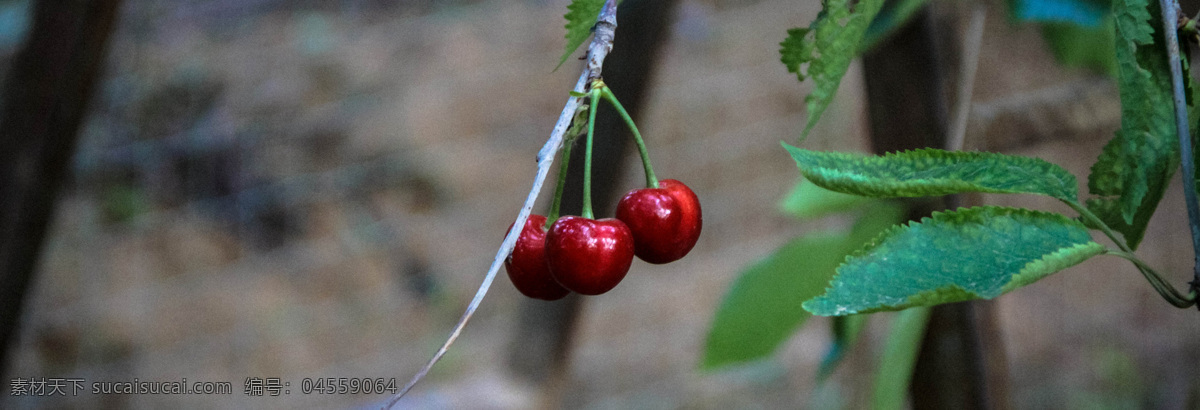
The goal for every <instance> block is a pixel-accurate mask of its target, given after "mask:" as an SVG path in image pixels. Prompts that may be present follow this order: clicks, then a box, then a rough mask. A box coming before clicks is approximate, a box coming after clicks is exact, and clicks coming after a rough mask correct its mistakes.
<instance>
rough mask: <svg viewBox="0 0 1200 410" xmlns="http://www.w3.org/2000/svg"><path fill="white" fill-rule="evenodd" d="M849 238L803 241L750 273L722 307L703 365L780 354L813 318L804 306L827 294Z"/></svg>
mask: <svg viewBox="0 0 1200 410" xmlns="http://www.w3.org/2000/svg"><path fill="white" fill-rule="evenodd" d="M848 240H849V236H848V235H845V234H842V235H837V234H833V235H822V236H810V237H802V238H797V239H794V240H792V241H791V242H788V243H787V244H786V245H784V246H783V247H782V248H780V249H779V250H777V251H775V252H774V253H773V254H771V256H769V257H767V258H765V259H763V260H762V261H759V262H758V263H755V264H754V265H752V266H751V267H750V268H749V269H746V270H745V271H744V272H743V273H742V275H741V276H740V277H739V278H738V279H737V280H736V281H735V282H734V283H733V286H731V287H730V289H729V293H728V294H726V295H725V298H724V299H722V301H721V306H720V307H719V308H718V309H717V314H716V317H715V318H714V319H713V325H712V328H711V329H710V330H709V333H708V340H707V342H706V343H705V348H704V359H703V360H702V363H701V367H703V368H705V369H713V368H717V367H720V366H723V365H728V364H733V363H739V362H745V361H750V360H756V359H761V358H763V357H766V356H768V355H770V354H771V353H772V352H774V351H775V349H776V348H777V347H779V345H780V344H781V343H782V342H783V341H784V340H786V339H787V337H788V336H790V335H791V334H792V333H793V332H794V331H795V330H796V329H797V328H799V327H800V325H802V324H804V322H805V321H806V320H808V318H810V317H812V315H811V314H809V313H808V312H806V311H805V310H804V309H803V308H802V307H801V303H803V302H804V301H805V300H807V299H808V298H811V297H813V296H816V295H819V294H821V291H822V290H824V288H825V284H826V283H828V282H829V278H831V277H833V272H834V269H835V268H837V265H838V264H839V263H841V261H842V259H843V258H844V257H845V255H846V254H847V253H848V252H849V246H848V243H847V242H848Z"/></svg>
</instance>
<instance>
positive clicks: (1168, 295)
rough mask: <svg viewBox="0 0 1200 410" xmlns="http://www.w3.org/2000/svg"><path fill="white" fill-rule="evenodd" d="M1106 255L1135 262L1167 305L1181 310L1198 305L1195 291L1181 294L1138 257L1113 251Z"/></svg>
mask: <svg viewBox="0 0 1200 410" xmlns="http://www.w3.org/2000/svg"><path fill="white" fill-rule="evenodd" d="M1106 253H1107V254H1109V255H1113V256H1118V257H1121V258H1124V259H1125V260H1128V261H1130V262H1133V264H1134V265H1136V266H1137V267H1138V270H1140V271H1141V272H1142V275H1143V276H1145V277H1146V280H1147V281H1149V282H1150V286H1153V287H1154V290H1156V291H1158V294H1159V295H1162V297H1163V299H1166V300H1167V303H1170V304H1171V305H1173V306H1175V307H1177V308H1180V309H1183V308H1187V307H1190V306H1192V305H1194V304H1196V298H1197V296H1196V291H1194V290H1193V291H1191V292H1188V295H1187V296H1184V295H1182V294H1180V293H1179V291H1177V290H1175V287H1174V286H1171V284H1170V283H1167V281H1165V280H1163V278H1162V276H1160V275H1159V274H1158V272H1155V271H1154V269H1153V268H1151V267H1150V266H1149V265H1146V262H1143V261H1142V260H1141V259H1139V258H1138V257H1137V255H1134V254H1131V253H1128V252H1121V251H1116V250H1111V249H1110V250H1109V251H1108V252H1106Z"/></svg>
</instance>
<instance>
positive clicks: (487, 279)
mask: <svg viewBox="0 0 1200 410" xmlns="http://www.w3.org/2000/svg"><path fill="white" fill-rule="evenodd" d="M616 30H617V2H616V0H607V1H605V3H604V7H603V8H602V9H601V10H600V15H599V17H597V19H596V26H595V27H594V34H593V36H592V42H591V43H590V44H589V45H588V53H587V57H588V58H587V66H586V67H584V69H583V72H582V73H580V75H579V80H577V81H576V82H575V88H574V90H575V92H576V93H582V92H584V90H585V88H586V87H587V85H588V84H590V83H591V82H592V81H595V80H598V79H600V73H601V71H602V70H603V67H604V59H605V57H607V56H608V53H609V52H610V51H612V42H613V36H614V35H615V33H616ZM580 102H581V98H580V97H574V96H572V97H570V98H568V99H567V103H566V104H565V105H563V109H562V113H561V114H559V116H558V121H557V122H556V123H555V124H554V130H553V131H552V132H551V133H550V139H549V140H547V141H546V145H544V146H542V149H541V151H539V152H538V156H537V163H538V170H537V176H536V177H534V180H533V187H532V188H530V190H529V195H528V196H526V198H525V204H524V205H522V206H521V211H520V212H519V213H517V220H516V221H515V222H513V225H512V228H511V229H509V232H508V235H506V236H505V237H504V242H503V243H501V245H500V249H499V250H497V251H496V257H495V258H494V259H493V260H492V265H491V267H489V268H488V272H487V275H486V276H484V278H483V283H482V284H480V285H479V290H478V291H476V292H475V297H474V298H473V299H471V303H470V304H468V305H467V310H466V312H464V313H463V315H462V317H460V318H459V319H458V323H457V324H455V325H454V330H453V331H451V332H450V337H448V338H447V339H446V342H445V343H443V344H442V347H441V348H439V349H438V351H437V352H436V353H434V355H433V358H431V359H429V362H428V363H426V364H425V367H422V368H421V370H420V371H419V372H417V374H416V375H415V376H413V378H412V380H411V381H409V382H408V385H406V386H404V389H402V390H400V392H399V393H396V395H395V396H392V398H391V399H390V400H388V402H387V404H386V405H385V406H384V408H391V407H393V406H395V405H396V402H398V401H399V400H400V398H401V397H404V395H405V394H406V393H408V392H409V390H412V388H413V386H414V385H416V384H417V382H419V381H421V379H422V378H424V377H425V375H426V374H428V373H429V370H430V369H432V368H433V365H434V364H436V363H437V362H438V360H441V358H442V356H443V355H445V354H446V351H447V350H449V349H450V345H452V344H454V341H455V340H456V339H458V336H459V335H460V334H461V333H462V330H463V328H464V327H465V326H466V325H467V322H468V321H470V320H471V316H472V315H474V314H475V310H476V309H477V308H479V304H480V303H481V302H482V301H483V297H484V296H485V295H487V291H488V289H489V288H491V286H492V281H493V280H494V279H496V273H497V272H499V271H500V265H501V264H502V263H503V262H504V259H505V258H507V257H508V255H509V254H510V253H512V250H513V247H514V246H515V245H516V243H517V237H518V236H519V234H520V232H521V229H522V228H523V227H524V226H525V220H527V219H528V218H529V214H530V212H531V211H532V210H533V204H534V202H535V201H536V200H537V197H538V194H539V193H541V191H542V185H543V184H545V182H546V176H547V175H548V174H549V173H550V168H551V165H553V163H554V154H556V153H557V152H558V151H559V149H561V148H562V145H563V136H564V135H565V134H566V131H567V128H568V127H569V126H570V125H571V119H572V118H574V117H575V111H576V110H577V109H578V108H579V105H580Z"/></svg>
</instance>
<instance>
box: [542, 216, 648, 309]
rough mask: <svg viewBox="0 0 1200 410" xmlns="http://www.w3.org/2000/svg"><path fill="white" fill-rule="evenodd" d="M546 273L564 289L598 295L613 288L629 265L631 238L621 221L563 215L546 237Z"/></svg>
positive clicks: (622, 277) (631, 253)
mask: <svg viewBox="0 0 1200 410" xmlns="http://www.w3.org/2000/svg"><path fill="white" fill-rule="evenodd" d="M546 260H547V261H548V262H549V264H550V273H551V274H552V275H554V279H556V280H558V283H559V284H560V285H562V286H563V287H564V288H567V289H570V290H572V291H574V292H576V293H581V294H584V295H599V294H601V293H604V292H608V291H609V290H612V288H614V287H616V286H617V284H618V283H620V282H621V279H624V278H625V274H626V273H628V272H629V265H631V264H633V236H631V234H630V233H629V228H628V227H626V226H625V223H624V222H621V221H618V220H616V219H612V218H605V219H600V220H594V219H588V218H583V217H578V216H564V217H562V218H559V219H558V220H557V221H555V222H554V225H551V226H550V232H549V233H547V234H546Z"/></svg>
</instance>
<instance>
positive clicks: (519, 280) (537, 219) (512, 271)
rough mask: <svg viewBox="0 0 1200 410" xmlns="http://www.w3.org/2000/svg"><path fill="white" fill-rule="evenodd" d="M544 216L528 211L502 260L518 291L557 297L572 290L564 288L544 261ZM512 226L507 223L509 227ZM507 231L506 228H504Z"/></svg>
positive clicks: (560, 297) (528, 294)
mask: <svg viewBox="0 0 1200 410" xmlns="http://www.w3.org/2000/svg"><path fill="white" fill-rule="evenodd" d="M545 226H546V217H544V216H541V215H529V219H526V220H525V228H524V229H522V230H521V235H520V236H518V237H517V245H516V247H514V248H513V251H512V254H511V255H509V256H508V259H505V260H504V270H506V271H508V278H509V279H510V280H512V283H513V286H515V287H516V288H517V290H518V291H520V292H521V294H523V295H525V296H528V297H531V298H534V299H542V300H558V299H562V298H563V297H565V296H567V294H568V293H571V291H569V290H566V289H564V288H563V287H562V286H561V285H559V284H558V282H556V281H555V280H554V277H553V276H551V275H550V265H548V264H547V263H546V229H545ZM508 228H509V229H512V226H511V225H510V226H509V227H508ZM505 232H507V231H505Z"/></svg>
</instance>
